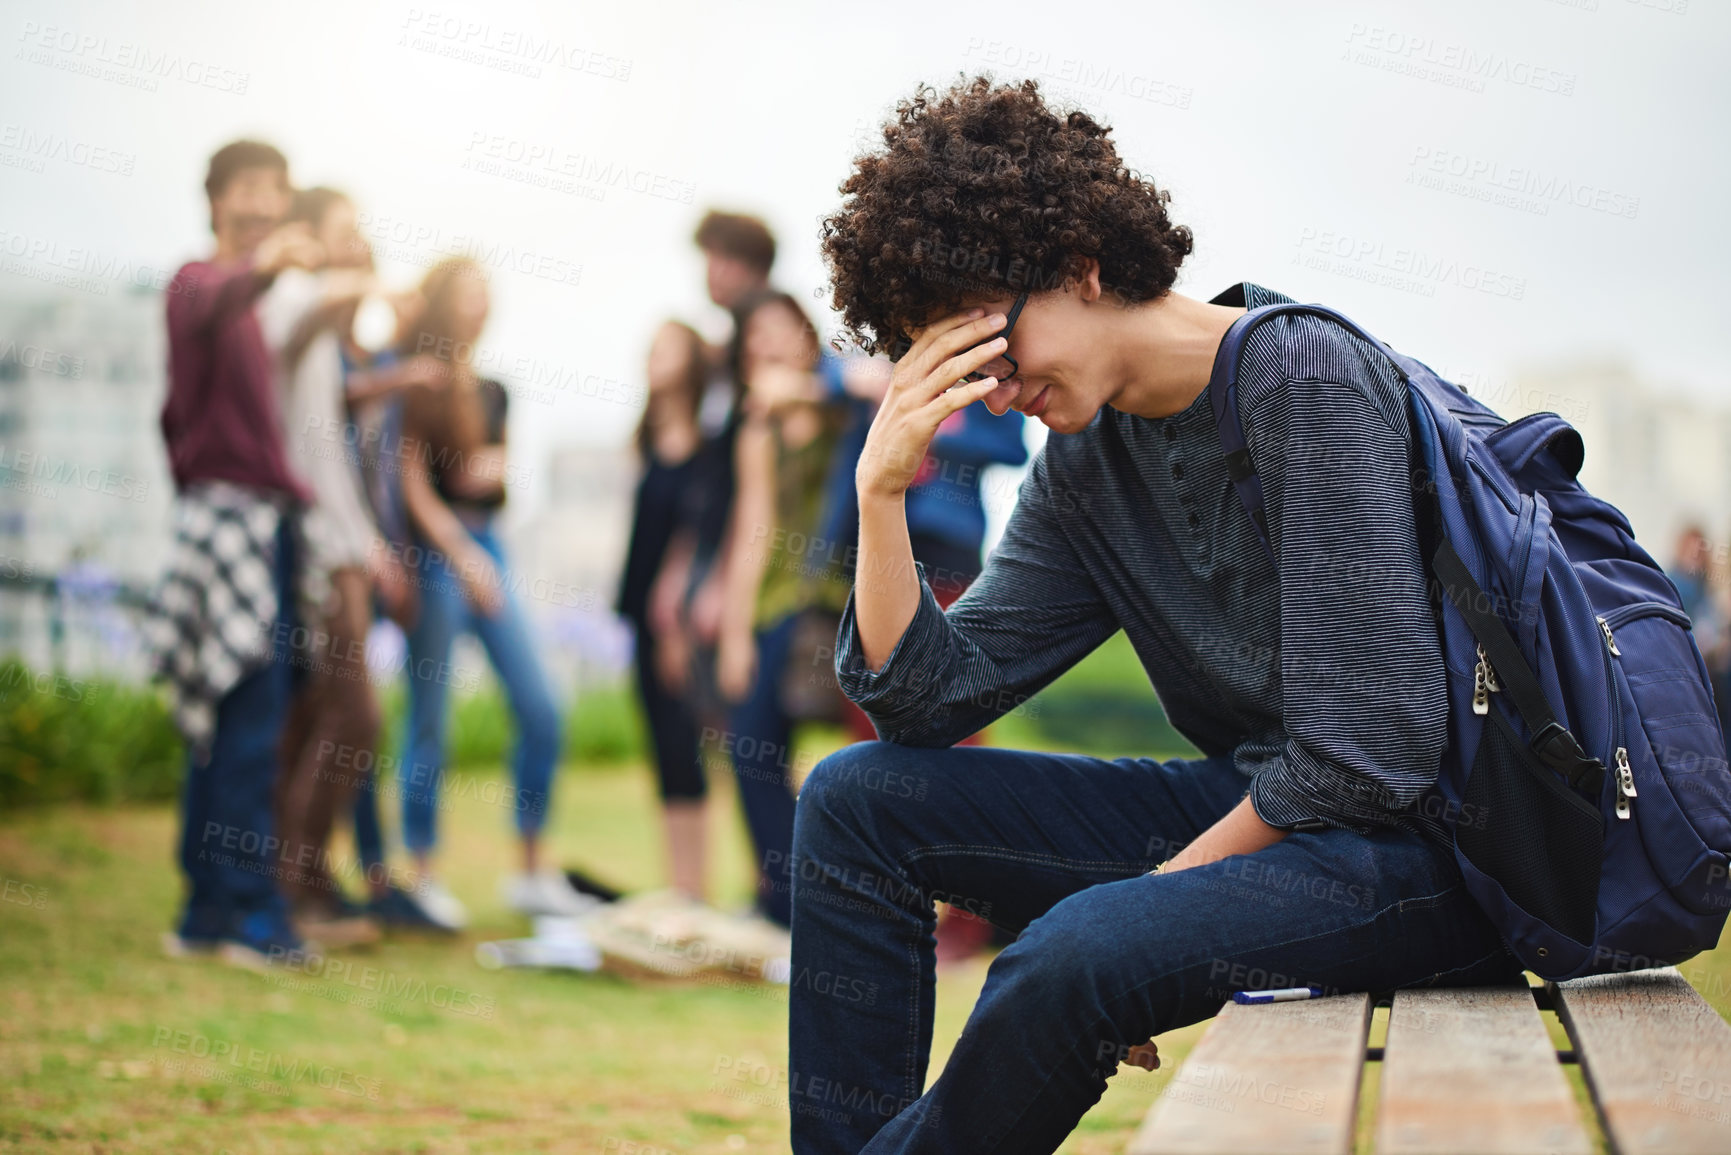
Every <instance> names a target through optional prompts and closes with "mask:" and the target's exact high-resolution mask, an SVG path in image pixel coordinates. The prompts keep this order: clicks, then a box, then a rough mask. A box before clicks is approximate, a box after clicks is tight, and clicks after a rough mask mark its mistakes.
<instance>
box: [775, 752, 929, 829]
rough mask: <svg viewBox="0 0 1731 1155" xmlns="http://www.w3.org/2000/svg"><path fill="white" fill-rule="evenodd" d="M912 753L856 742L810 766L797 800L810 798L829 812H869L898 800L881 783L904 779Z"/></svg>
mask: <svg viewBox="0 0 1731 1155" xmlns="http://www.w3.org/2000/svg"><path fill="white" fill-rule="evenodd" d="M912 753H913V751H911V750H910V748H909V747H906V746H898V745H896V744H895V743H893V742H879V741H871V742H855V743H854V744H853V745H851V746H843V747H842V748H841V749H840V750H837V751H835V752H834V753H833V754H830V755H829V756H827V757H825V758H824V759H823V760H821V761H820V762H818V764H817V765H816V766H814V767H812V770H811V773H810V774H808V775H806V779H805V782H804V783H803V784H801V786H800V788H799V797H800V801H802V802H804V801H805V800H806V799H808V798H809V799H811V800H812V802H813V803H814V804H821V805H822V806H823V807H824V809H826V810H828V811H830V812H831V813H841V812H848V811H852V812H857V811H859V810H861V809H862V808H864V809H868V810H869V809H872V808H875V807H877V806H880V805H883V804H885V803H889V802H892V801H894V800H896V799H897V798H898V797H899V794H898V793H897V792H893V791H889V790H885V789H883V784H884V783H885V782H887V781H893V780H895V779H897V778H899V777H902V776H905V773H906V770H905V768H906V765H907V763H908V760H909V757H910V754H912Z"/></svg>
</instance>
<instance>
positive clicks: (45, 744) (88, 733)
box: [0, 659, 185, 809]
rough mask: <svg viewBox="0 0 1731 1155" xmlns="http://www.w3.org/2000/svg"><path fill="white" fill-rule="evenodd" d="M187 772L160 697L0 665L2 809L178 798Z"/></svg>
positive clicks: (20, 665)
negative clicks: (51, 804)
mask: <svg viewBox="0 0 1731 1155" xmlns="http://www.w3.org/2000/svg"><path fill="white" fill-rule="evenodd" d="M184 766H185V754H184V753H183V752H182V748H181V742H180V735H179V733H178V732H177V731H176V730H175V727H174V722H173V720H172V719H171V718H170V717H169V713H168V707H167V705H166V704H165V703H164V701H163V699H162V698H161V696H160V695H158V694H157V693H156V691H155V690H153V689H150V688H148V687H139V686H128V685H125V684H122V683H119V682H113V681H108V680H105V679H99V678H71V677H67V676H66V675H63V674H50V673H36V672H33V671H32V670H31V669H30V668H29V667H28V666H26V665H24V664H23V663H22V662H20V661H17V660H16V659H8V660H6V661H3V662H0V808H8V809H9V808H11V807H16V806H25V805H40V804H43V803H50V802H73V801H78V802H134V801H153V800H160V799H164V798H172V797H174V796H175V794H176V793H177V792H178V790H179V788H180V781H181V773H182V770H183V768H184Z"/></svg>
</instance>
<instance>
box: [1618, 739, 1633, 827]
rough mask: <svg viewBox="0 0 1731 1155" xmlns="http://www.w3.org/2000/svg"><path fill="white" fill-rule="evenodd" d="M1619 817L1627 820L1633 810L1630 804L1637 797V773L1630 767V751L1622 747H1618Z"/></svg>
mask: <svg viewBox="0 0 1731 1155" xmlns="http://www.w3.org/2000/svg"><path fill="white" fill-rule="evenodd" d="M1616 774H1617V817H1618V818H1622V819H1625V820H1627V819H1628V817H1629V815H1630V813H1631V809H1630V806H1629V803H1630V802H1631V801H1633V799H1634V797H1635V771H1634V769H1633V768H1631V767H1630V765H1629V751H1628V750H1627V749H1625V748H1624V747H1622V746H1618V747H1617V769H1616Z"/></svg>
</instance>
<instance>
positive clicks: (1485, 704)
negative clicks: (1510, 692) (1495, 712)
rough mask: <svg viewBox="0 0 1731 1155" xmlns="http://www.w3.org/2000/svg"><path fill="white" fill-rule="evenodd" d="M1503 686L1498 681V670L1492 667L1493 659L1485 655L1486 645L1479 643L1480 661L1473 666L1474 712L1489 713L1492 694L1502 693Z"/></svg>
mask: <svg viewBox="0 0 1731 1155" xmlns="http://www.w3.org/2000/svg"><path fill="white" fill-rule="evenodd" d="M1501 691H1502V686H1501V685H1500V684H1499V683H1498V682H1497V672H1496V671H1495V670H1494V669H1492V668H1491V660H1490V659H1489V658H1487V657H1485V647H1484V644H1483V643H1482V642H1481V643H1480V644H1479V663H1478V665H1476V666H1474V667H1473V713H1475V714H1488V713H1490V712H1491V695H1492V694H1496V693H1500V692H1501Z"/></svg>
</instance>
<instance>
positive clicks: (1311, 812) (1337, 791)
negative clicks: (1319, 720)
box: [1250, 756, 1395, 834]
mask: <svg viewBox="0 0 1731 1155" xmlns="http://www.w3.org/2000/svg"><path fill="white" fill-rule="evenodd" d="M1250 805H1251V806H1252V807H1253V808H1254V809H1255V811H1256V816H1257V817H1258V818H1260V819H1262V821H1264V822H1266V823H1267V824H1268V825H1270V826H1273V827H1276V828H1278V829H1281V830H1322V829H1325V828H1327V827H1330V826H1339V827H1344V828H1345V829H1348V830H1355V831H1357V832H1359V833H1360V834H1364V833H1368V832H1369V831H1370V830H1371V829H1372V828H1374V827H1377V826H1386V825H1387V824H1388V823H1389V822H1390V821H1391V820H1392V819H1393V817H1394V814H1395V811H1393V810H1391V809H1389V808H1388V806H1387V805H1386V794H1385V792H1384V791H1382V790H1380V789H1379V788H1377V787H1376V786H1375V785H1374V784H1373V783H1369V782H1366V781H1365V780H1363V779H1362V778H1359V777H1358V776H1356V775H1352V774H1347V773H1343V772H1341V771H1337V770H1334V769H1332V768H1329V767H1325V766H1320V765H1319V766H1316V767H1314V768H1312V769H1311V770H1310V771H1309V772H1308V773H1307V772H1305V771H1301V770H1299V769H1298V768H1297V767H1295V766H1294V765H1293V764H1292V762H1291V760H1290V759H1289V758H1287V757H1285V756H1282V757H1280V758H1275V759H1272V760H1270V761H1268V762H1265V763H1264V764H1263V768H1262V769H1261V770H1259V771H1257V773H1256V777H1254V778H1252V779H1251V781H1250Z"/></svg>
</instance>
